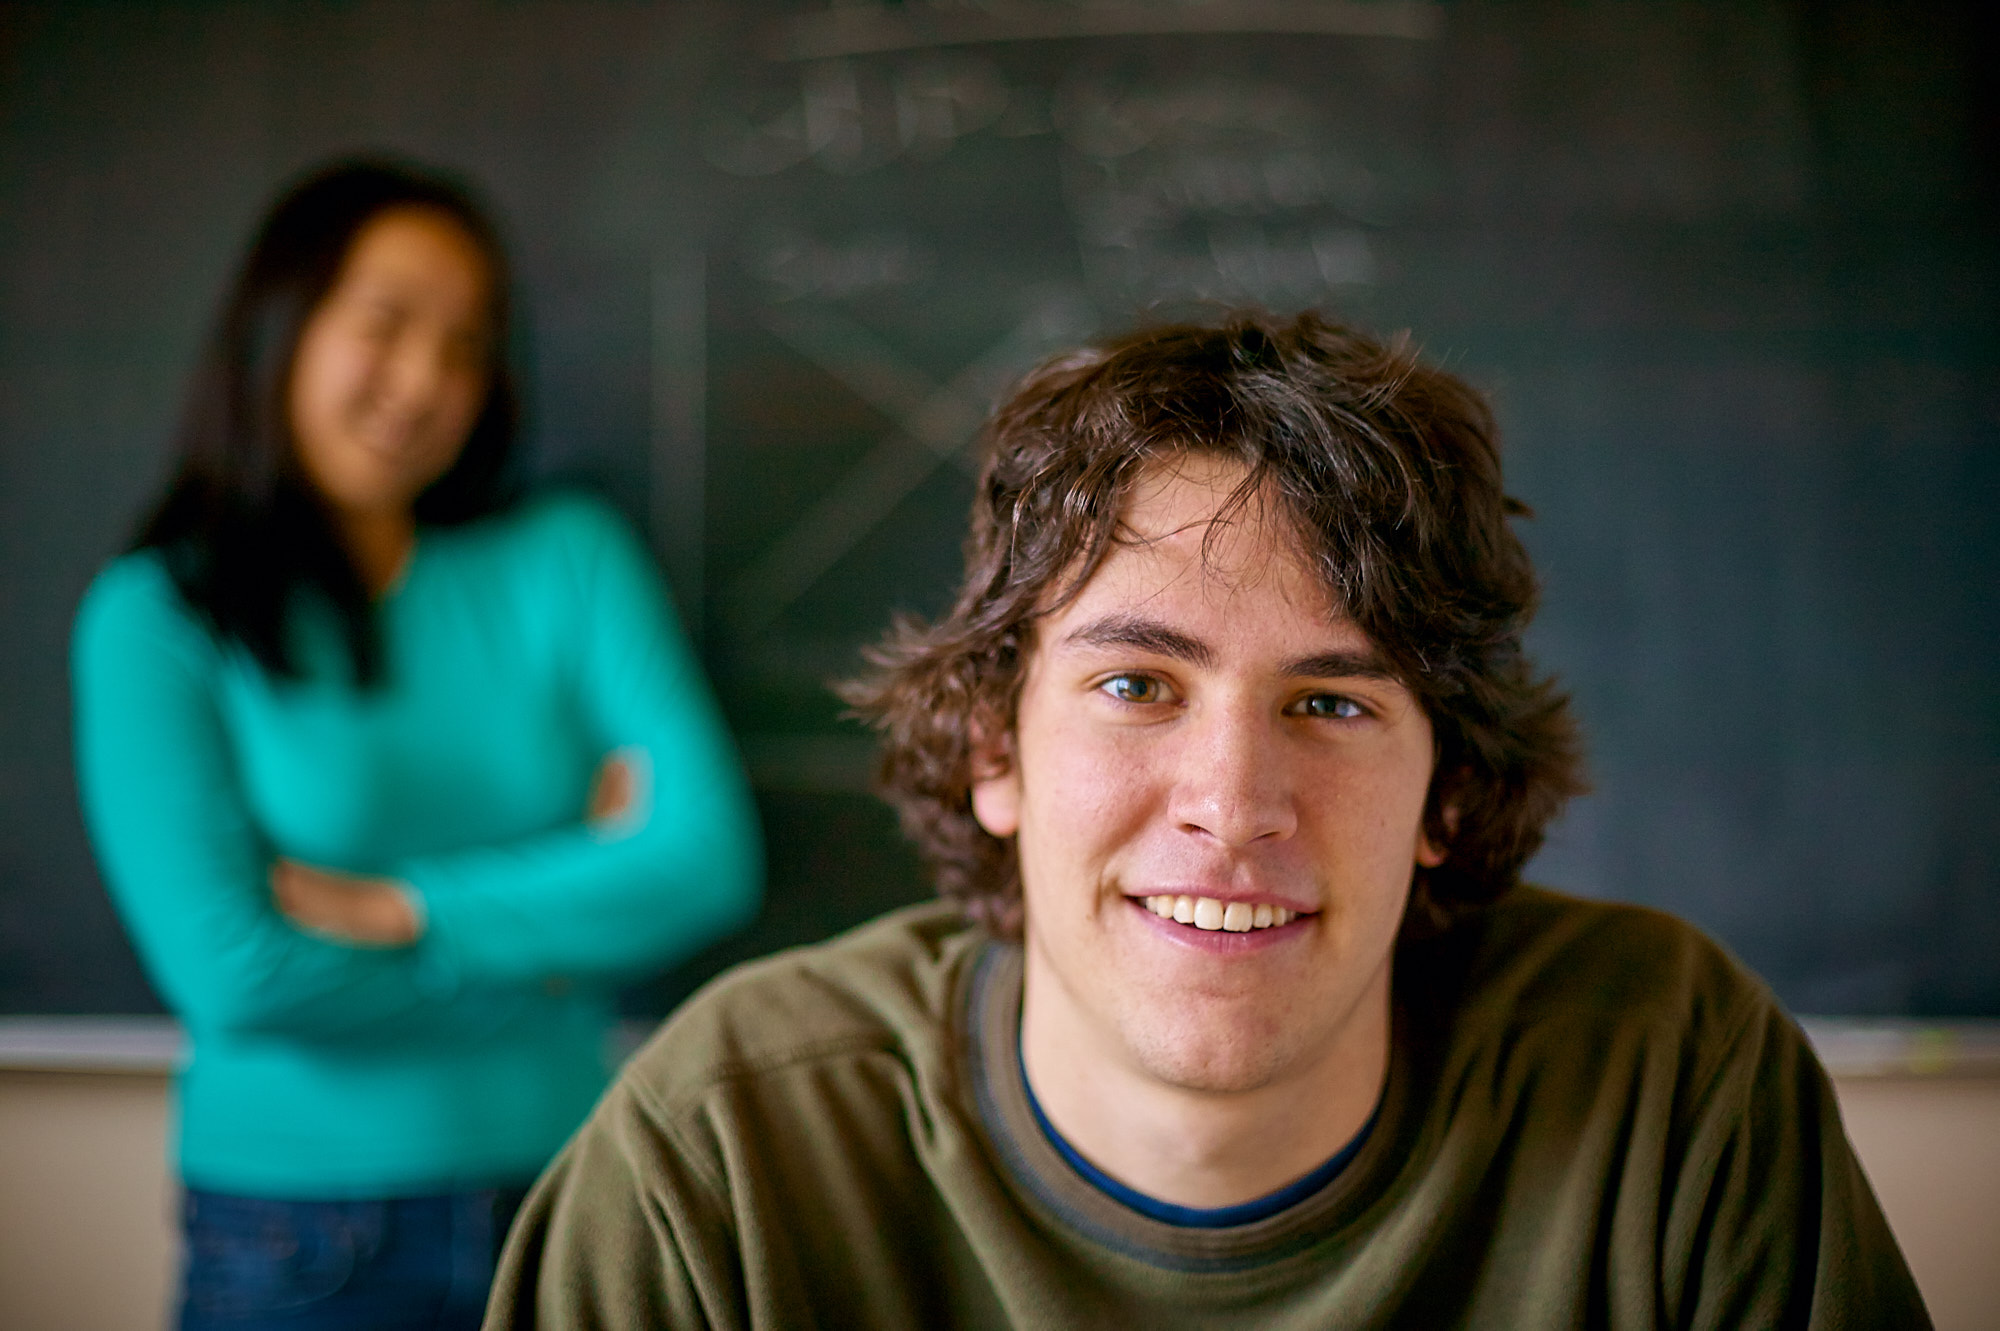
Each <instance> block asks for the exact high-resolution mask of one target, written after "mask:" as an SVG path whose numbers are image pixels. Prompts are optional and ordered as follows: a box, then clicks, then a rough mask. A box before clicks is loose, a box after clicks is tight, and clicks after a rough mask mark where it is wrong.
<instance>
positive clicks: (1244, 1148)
mask: <svg viewBox="0 0 2000 1331" xmlns="http://www.w3.org/2000/svg"><path fill="white" fill-rule="evenodd" d="M1038 969H1039V968H1038V967H1037V966H1036V965H1035V963H1034V960H1033V958H1032V957H1030V958H1029V960H1028V973H1027V975H1026V977H1025V979H1024V988H1023V995H1022V1000H1023V1001H1022V1013H1021V1059H1022V1065H1023V1066H1024V1068H1025V1069H1026V1071H1027V1075H1028V1083H1029V1086H1030V1087H1031V1089H1032V1091H1033V1094H1034V1096H1035V1099H1036V1101H1037V1102H1038V1103H1039V1104H1040V1106H1041V1109H1042V1112H1043V1114H1045V1115H1046V1116H1047V1118H1048V1120H1049V1123H1050V1124H1051V1125H1052V1126H1053V1127H1054V1128H1055V1130H1056V1131H1057V1132H1058V1133H1060V1134H1061V1135H1062V1137H1063V1139H1064V1141H1066V1142H1067V1143H1068V1144H1069V1145H1070V1146H1071V1147H1073V1148H1074V1149H1075V1150H1076V1151H1077V1152H1078V1153H1079V1154H1081V1155H1082V1156H1083V1157H1084V1158H1085V1159H1086V1160H1089V1161H1090V1162H1091V1163H1092V1164H1094V1165H1096V1166H1097V1167H1098V1168H1099V1169H1101V1170H1103V1171H1104V1172H1105V1173H1107V1174H1109V1175H1110V1176H1111V1177H1112V1178H1114V1179H1116V1180H1118V1181H1119V1182H1121V1183H1123V1184H1125V1185H1126V1186H1127V1187H1130V1188H1132V1189H1134V1190H1135V1191H1137V1192H1140V1193H1143V1194H1144V1195H1146V1196H1148V1197H1151V1198H1154V1199H1156V1200H1159V1201H1163V1202H1169V1203H1172V1204H1174V1205H1176V1206H1188V1207H1201V1208H1214V1207H1223V1206H1236V1205H1240V1204H1242V1203H1244V1202H1248V1201H1254V1200H1256V1199H1257V1198H1260V1197H1263V1196H1266V1195H1267V1194H1269V1193H1272V1192H1275V1191H1277V1190H1278V1189H1279V1188H1282V1187H1284V1186H1285V1185H1286V1184H1288V1183H1290V1182H1292V1181H1293V1180H1295V1179H1298V1178H1300V1177H1302V1176H1304V1175H1305V1174H1308V1173H1310V1172H1311V1171H1312V1170H1314V1169H1315V1168H1317V1167H1318V1166H1320V1165H1321V1164H1323V1163H1325V1162H1326V1161H1327V1160H1329V1159H1331V1158H1332V1157H1333V1156H1334V1155H1335V1154H1337V1153H1338V1152H1339V1151H1340V1149H1341V1148H1342V1147H1344V1146H1346V1145H1347V1144H1348V1142H1350V1141H1351V1140H1353V1138H1354V1137H1355V1135H1356V1134H1357V1133H1359V1132H1360V1131H1361V1129H1362V1128H1363V1127H1365V1126H1366V1125H1367V1123H1368V1120H1369V1118H1370V1116H1371V1115H1372V1114H1373V1113H1374V1111H1375V1105H1376V1103H1377V1101H1378V1100H1379V1099H1380V1097H1381V1093H1382V1086H1383V1081H1384V1077H1385V1074H1386V1073H1387V1070H1388V1058H1389V1002H1388V996H1389V987H1388V969H1387V967H1386V966H1385V967H1384V969H1383V974H1382V977H1381V983H1380V985H1379V986H1371V987H1370V990H1369V991H1368V992H1367V993H1366V994H1365V995H1364V997H1363V998H1362V1000H1361V1001H1360V1003H1358V1004H1357V1009H1358V1010H1357V1011H1356V1012H1354V1013H1353V1014H1352V1015H1351V1017H1350V1019H1349V1020H1348V1021H1347V1022H1346V1023H1345V1024H1344V1027H1343V1035H1342V1039H1341V1040H1340V1041H1339V1042H1338V1043H1337V1044H1336V1045H1335V1046H1334V1047H1333V1048H1332V1049H1331V1050H1330V1051H1329V1052H1328V1053H1327V1054H1326V1055H1325V1056H1323V1057H1321V1058H1319V1059H1318V1060H1316V1061H1315V1062H1314V1063H1313V1064H1312V1065H1310V1066H1308V1067H1303V1068H1298V1069H1288V1070H1286V1071H1285V1072H1284V1073H1282V1074H1281V1075H1280V1076H1279V1077H1277V1078H1275V1079H1273V1080H1272V1081H1270V1082H1268V1083H1266V1084H1263V1085H1259V1086H1256V1087H1253V1088H1250V1089H1247V1090H1232V1091H1212V1090H1196V1089H1190V1088H1188V1087H1185V1086H1179V1085H1174V1084H1172V1083H1170V1082H1167V1081H1163V1080H1161V1079H1160V1078H1158V1077H1156V1076H1153V1075H1151V1074H1149V1073H1148V1072H1147V1070H1146V1069H1145V1068H1143V1067H1140V1066H1137V1065H1135V1063H1134V1062H1133V1060H1132V1059H1131V1057H1130V1056H1129V1055H1128V1054H1127V1053H1125V1052H1124V1050H1123V1049H1122V1048H1120V1047H1119V1046H1118V1045H1117V1044H1116V1043H1115V1042H1114V1041H1113V1040H1110V1039H1105V1038H1102V1037H1103V1036H1104V1035H1107V1034H1108V1033H1107V1032H1099V1031H1097V1030H1096V1029H1094V1028H1093V1026H1092V1024H1091V1023H1090V1022H1088V1021H1087V1020H1085V1019H1083V1018H1082V1017H1081V1015H1080V1014H1078V1013H1076V1012H1075V1011H1073V1010H1071V1009H1070V1007H1069V1005H1068V1004H1067V1003H1066V1002H1065V1001H1064V998H1065V995H1063V994H1062V993H1061V991H1060V988H1059V983H1058V982H1057V981H1055V980H1054V979H1052V978H1051V977H1049V976H1048V975H1046V974H1042V975H1040V976H1039V977H1038V976H1037V971H1038Z"/></svg>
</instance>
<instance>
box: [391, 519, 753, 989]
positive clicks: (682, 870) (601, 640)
mask: <svg viewBox="0 0 2000 1331" xmlns="http://www.w3.org/2000/svg"><path fill="white" fill-rule="evenodd" d="M560 517H561V518H562V519H563V521H562V522H561V524H560V526H561V533H560V534H561V537H562V540H561V549H560V552H559V553H558V555H557V556H556V557H557V558H558V559H559V561H560V563H561V565H562V567H561V568H560V569H559V570H557V572H558V573H559V575H560V576H559V581H558V582H557V583H556V584H555V586H556V590H555V591H554V592H553V593H551V594H552V595H553V596H554V597H556V598H557V599H559V600H560V601H562V602H563V603H564V604H565V606H566V607H567V610H568V613H564V614H558V615H555V616H553V617H552V619H551V621H550V622H551V623H552V624H553V625H555V626H556V631H560V632H564V633H567V634H569V635H571V636H573V638H574V651H573V655H572V658H571V659H572V660H573V662H574V687H575V689H576V692H577V696H578V702H579V705H580V707H581V709H582V712H583V715H584V717H585V719H586V720H587V722H588V724H589V726H590V728H591V729H592V730H593V731H594V732H595V733H596V735H597V738H598V741H599V743H600V744H601V746H602V748H603V750H604V751H605V752H606V753H610V752H617V753H619V754H620V755H621V756H622V757H624V758H625V760H626V761H627V763H628V764H629V765H630V766H631V767H632V768H633V769H634V772H635V775H636V776H637V777H638V783H637V784H638V791H637V798H636V799H635V801H634V804H633V806H632V807H631V808H630V809H629V810H628V811H627V812H626V813H625V814H624V815H623V816H622V817H620V818H618V819H616V820H614V821H612V822H610V823H608V824H604V825H589V824H584V823H577V824H574V825H571V826H568V827H563V828H558V829H556V830H553V831H550V832H547V833H543V834H540V835H537V836H533V837H528V838H525V839H522V840H520V841H517V842H512V843H508V844H505V845H497V846H485V847H477V848H472V849H467V850H461V851H455V852H451V853H447V854H439V855H429V856H424V857H421V858H418V859H414V860H411V861H409V862H407V863H405V864H403V865H400V866H398V868H397V871H398V873H399V876H401V877H403V878H404V879H405V880H406V881H408V882H409V883H410V884H411V885H412V886H413V887H414V889H415V890H416V892H417V894H418V896H419V898H420V899H421V902H422V906H423V910H424V915H425V920H426V924H425V935H424V939H423V941H422V943H421V944H420V947H419V950H420V952H421V953H422V954H423V956H424V959H425V965H426V966H427V967H429V968H431V969H433V970H434V971H435V972H436V973H437V974H438V975H439V977H440V982H441V983H446V984H458V983H475V982H486V981H498V982H508V981H518V980H526V979H536V978H540V977H545V976H548V975H552V974H559V975H565V976H569V977H572V978H594V979H602V980H619V979H625V978H631V977H634V976H637V975H640V974H643V973H646V972H648V971H651V970H655V969H659V968H662V967H665V966H668V965H671V964H673V963H675V962H677V961H680V960H682V959H684V958H686V957H688V956H690V955H692V954H693V953H695V952H696V951H698V950H700V949H701V948H703V947H705V946H707V945H708V944H710V943H712V942H714V941H716V940H717V939H719V938H721V937H723V936H725V935H727V934H729V933H731V932H733V931H735V930H737V929H739V928H741V927H742V926H743V925H744V924H746V923H748V922H749V920H750V919H751V917H752V916H753V915H754V914H755V913H756V910H757V907H758V904H759V900H760V897H761V892H762V875H763V862H762V842H761V838H760V836H759V833H758V828H757V822H756V817H755V813H754V811H753V806H752V804H751V800H750V793H749V786H748V782H747V781H746V780H745V778H744V775H743V770H742V766H741V764H740V762H739V761H738V758H737V755H736V750H735V746H734V743H733V742H732V741H731V739H730V737H729V734H728V732H727V730H726V729H725V727H724V725H723V723H722V719H721V716H720V714H719V713H718V711H717V709H716V706H715V703H714V701H713V699H712V697H711V695H710V693H709V690H708V686H707V683H706V681H705V680H704V678H703V676H702V673H701V669H700V666H699V664H698V663H697V661H696V660H695V657H694V654H693V652H692V651H691V650H690V648H689V646H688V644H687V642H686V640H685V638H684V636H683V635H682V633H681V632H680V629H679V626H678V624H677V623H676V622H675V620H674V618H673V616H672V613H671V611H670V610H669V608H668V601H667V597H666V592H665V589H664V587H663V586H662V585H661V583H660V580H659V577H658V575H657V574H656V573H655V571H654V569H653V565H652V561H651V558H650V557H649V556H648V555H647V554H646V552H645V551H644V550H643V548H641V547H640V545H639V544H638V542H637V540H636V539H635V538H634V537H633V536H632V534H631V533H630V531H629V530H628V529H627V528H626V527H625V526H624V525H623V524H622V523H621V522H619V521H618V520H617V519H615V518H614V517H613V516H612V515H611V514H609V513H608V512H606V511H604V510H602V509H601V508H598V507H595V506H584V505H580V504H570V505H566V506H565V507H564V509H563V510H562V511H561V513H560Z"/></svg>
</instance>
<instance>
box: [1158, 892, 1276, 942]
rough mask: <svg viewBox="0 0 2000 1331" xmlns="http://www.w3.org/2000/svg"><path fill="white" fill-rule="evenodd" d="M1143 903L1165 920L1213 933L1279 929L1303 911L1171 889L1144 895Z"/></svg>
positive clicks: (1240, 932)
mask: <svg viewBox="0 0 2000 1331" xmlns="http://www.w3.org/2000/svg"><path fill="white" fill-rule="evenodd" d="M1138 901H1139V904H1140V905H1142V906H1144V907H1145V908H1146V909H1147V910H1149V911H1151V912H1153V914H1155V915H1157V916H1159V917H1160V918H1161V919H1163V920H1172V921H1174V922H1175V923H1176V924H1189V925H1193V926H1194V927H1195V928H1197V929H1205V930H1208V931H1209V932H1211V933H1213V932H1215V931H1217V930H1221V931H1222V932H1225V933H1232V934H1247V933H1251V932H1253V931H1254V930H1258V929H1275V928H1277V927H1278V926H1280V925H1284V924H1290V923H1291V922H1292V921H1293V920H1295V919H1297V918H1298V917H1299V914H1300V912H1298V911H1295V910H1287V909H1286V908H1285V907H1283V906H1273V905H1271V904H1270V903H1269V902H1259V903H1258V904H1256V905H1254V906H1253V905H1251V904H1250V903H1249V902H1247V901H1219V900H1217V899H1216V898H1214V897H1191V896H1185V895H1182V896H1175V895H1173V894H1171V893H1167V894H1163V895H1160V896H1152V897H1140V898H1138Z"/></svg>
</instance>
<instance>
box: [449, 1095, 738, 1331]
mask: <svg viewBox="0 0 2000 1331" xmlns="http://www.w3.org/2000/svg"><path fill="white" fill-rule="evenodd" d="M694 1160H695V1156H694V1153H693V1152H691V1151H689V1150H687V1149H684V1146H683V1144H681V1143H679V1142H676V1141H674V1140H671V1139H670V1138H669V1137H668V1136H667V1134H666V1133H665V1131H664V1129H663V1128H662V1126H661V1125H660V1123H659V1122H658V1121H657V1120H656V1118H655V1117H654V1115H652V1114H651V1113H649V1112H648V1111H647V1110H646V1108H645V1106H644V1105H643V1104H641V1103H640V1102H639V1100H638V1097H637V1096H636V1095H634V1093H633V1092H632V1090H631V1088H630V1087H629V1086H627V1085H626V1084H624V1083H623V1082H620V1083H617V1084H614V1085H613V1087H612V1088H611V1090H610V1091H609V1092H608V1093H607V1094H606V1095H605V1098H604V1100H603V1101H602V1102H601V1103H600V1104H599V1105H598V1108H597V1112H596V1113H594V1114H593V1115H592V1116H591V1118H590V1121H589V1122H587V1123H585V1124H584V1126H583V1127H582V1129H580V1130H579V1131H578V1133H577V1135H576V1136H575V1137H574V1138H572V1139H571V1141H570V1143H569V1145H567V1146H566V1147H564V1148H563V1151H562V1154H560V1155H558V1156H557V1157H556V1159H555V1162H554V1163H553V1164H551V1165H550V1166H549V1167H548V1169H547V1170H546V1171H544V1172H543V1174H542V1177H541V1180H540V1182H538V1183H537V1184H536V1185H535V1189H534V1191H533V1192H532V1193H530V1194H529V1195H528V1200H527V1202H526V1203H525V1204H524V1205H523V1206H522V1208H521V1212H520V1214H519V1215H518V1216H517V1217H515V1220H514V1224H513V1228H512V1229H510V1230H509V1231H508V1237H507V1246H506V1248H505V1250H504V1251H503V1252H502V1253H501V1256H500V1263H499V1267H498V1270H497V1271H496V1273H495V1275H494V1281H493V1289H492V1293H491V1294H490V1295H489V1297H488V1299H487V1303H486V1321H485V1322H484V1324H483V1325H484V1328H485V1331H511V1329H512V1328H517V1327H518V1328H526V1327H535V1328H540V1329H541V1331H584V1329H585V1328H595V1327H614V1326H615V1327H623V1328H629V1329H630V1331H640V1329H641V1328H661V1329H662V1331H664V1329H665V1328H669V1327H671V1328H675V1331H679V1329H680V1328H723V1327H731V1328H733V1327H743V1326H748V1325H750V1323H751V1319H750V1317H749V1315H748V1312H747V1309H746V1306H745V1299H746V1293H745V1290H744V1288H743V1277H742V1273H741V1262H740V1258H739V1257H738V1256H737V1254H736V1251H735V1240H734V1237H733V1236H732V1234H731V1233H730V1229H731V1225H730V1217H729V1212H728V1208H727V1207H726V1205H724V1204H723V1202H722V1200H721V1198H722V1194H721V1193H720V1192H719V1191H718V1188H717V1185H716V1184H715V1183H714V1181H712V1180H708V1179H705V1178H702V1177H700V1176H699V1175H698V1174H697V1173H696V1171H695V1169H694Z"/></svg>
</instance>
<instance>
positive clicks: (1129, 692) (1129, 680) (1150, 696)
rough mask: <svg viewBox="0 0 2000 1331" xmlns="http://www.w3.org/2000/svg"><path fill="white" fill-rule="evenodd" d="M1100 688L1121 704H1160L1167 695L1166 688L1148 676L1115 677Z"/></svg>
mask: <svg viewBox="0 0 2000 1331" xmlns="http://www.w3.org/2000/svg"><path fill="white" fill-rule="evenodd" d="M1099 687H1100V688H1102V689H1103V690H1104V691H1105V692H1106V693H1108V694H1110V695H1111V696H1112V697H1114V698H1116V699H1117V700H1118V701H1119V702H1131V703H1150V702H1159V701H1160V700H1161V699H1163V698H1165V697H1166V695H1167V691H1166V688H1165V686H1164V685H1162V684H1161V683H1160V681H1159V680H1157V679H1153V678H1151V677H1150V676H1147V675H1113V676H1112V677H1111V678H1110V679H1107V680H1105V681H1104V683H1103V684H1101V685H1100V686H1099Z"/></svg>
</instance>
